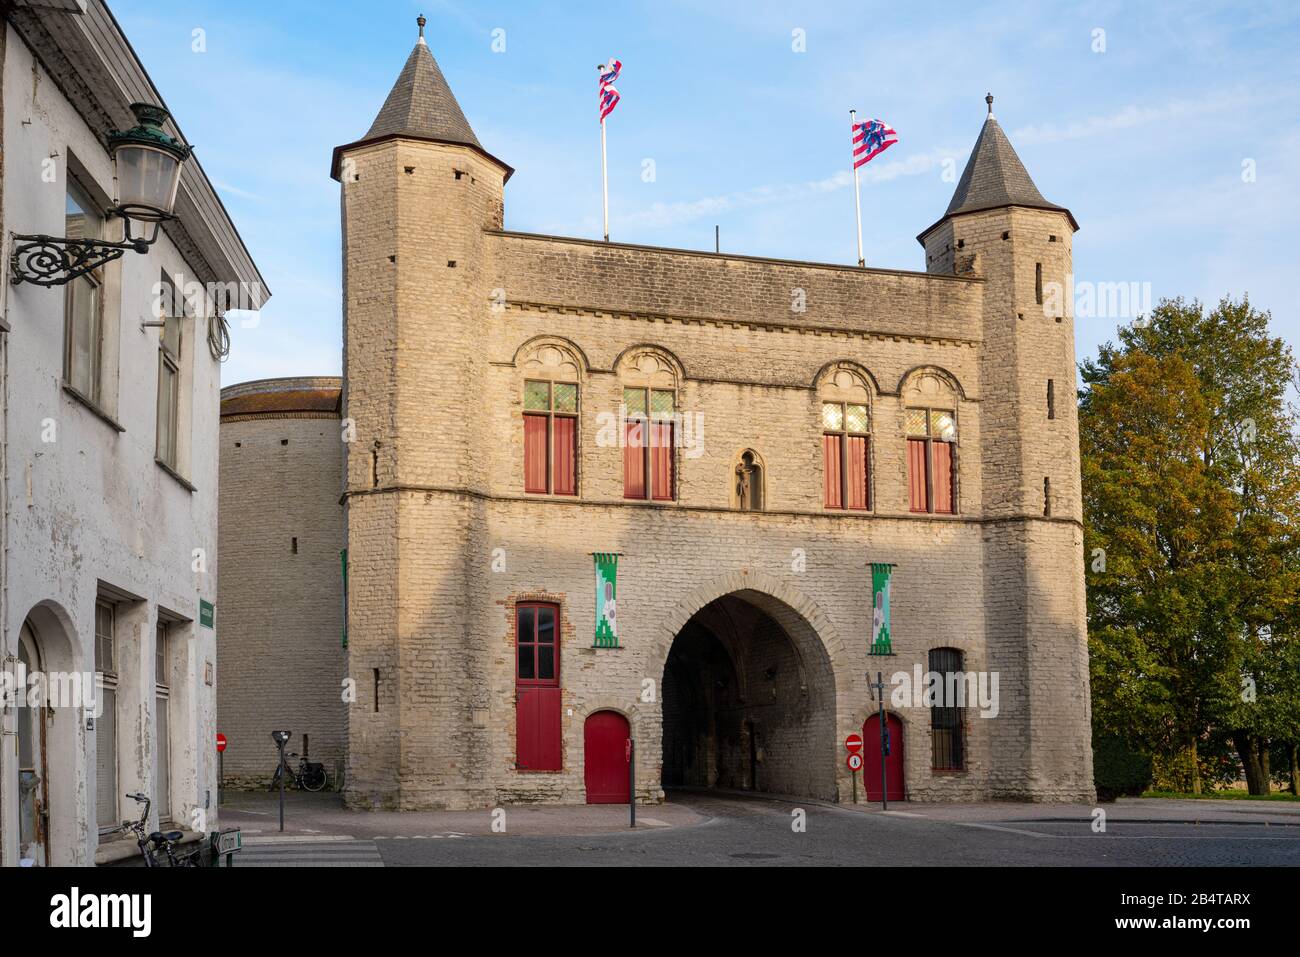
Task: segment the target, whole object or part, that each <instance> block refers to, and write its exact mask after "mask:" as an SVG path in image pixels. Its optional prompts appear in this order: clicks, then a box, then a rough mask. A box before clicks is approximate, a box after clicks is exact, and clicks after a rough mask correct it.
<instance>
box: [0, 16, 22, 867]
mask: <svg viewBox="0 0 1300 957" xmlns="http://www.w3.org/2000/svg"><path fill="white" fill-rule="evenodd" d="M8 43H9V4H8V3H7V2H6V3H0V76H3V75H4V69H5V51H6V49H7V47H8ZM4 128H5V124H4V92H3V87H2V86H0V669H5V668H8V667H9V658H10V654H9V230H8V229H6V228H5V215H4V208H5V206H4V195H5V194H4V183H5V169H4V157H5V150H4ZM13 710H14V709H13V708H6V707H4V706H3V705H0V867H4V866H6V865H9V864H11V863H17V861H12V862H11V861H9V860H8V859H7V858H6V856H5V829H6V823H5V822H6V821H7V820H8V810H9V809H8V805H7V803H6V802H7V800H9V798H8V791H7V790H6V789H5V784H6V782H10V781H16V780H18V775H17V774H16V773H14V772H13V771H12V770H11V765H10V763H9V762H8V760H7V759H6V755H8V754H9V751H10V741H11V740H12V741H13V745H14V748H13V749H14V750H15V751H17V743H18V740H17V738H18V735H17V729H16V728H14V727H11V725H12V724H13V721H14V718H13V715H12V714H11V712H12V711H13ZM16 757H17V755H16V754H15V759H16ZM15 839H16V836H15Z"/></svg>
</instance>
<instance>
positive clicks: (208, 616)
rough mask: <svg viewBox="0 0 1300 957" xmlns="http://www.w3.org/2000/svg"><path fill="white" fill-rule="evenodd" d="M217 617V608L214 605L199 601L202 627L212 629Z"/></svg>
mask: <svg viewBox="0 0 1300 957" xmlns="http://www.w3.org/2000/svg"><path fill="white" fill-rule="evenodd" d="M216 617H217V608H216V606H215V605H214V604H212V602H210V601H208V600H206V599H203V598H200V599H199V624H200V625H202V626H203V627H204V628H211V627H212V625H213V623H214V622H215V621H216Z"/></svg>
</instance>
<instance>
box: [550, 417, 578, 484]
mask: <svg viewBox="0 0 1300 957" xmlns="http://www.w3.org/2000/svg"><path fill="white" fill-rule="evenodd" d="M577 432H578V420H577V419H568V418H564V417H563V416H556V417H555V458H554V460H553V462H554V468H555V494H556V495H577V494H578V443H577V441H576V439H577Z"/></svg>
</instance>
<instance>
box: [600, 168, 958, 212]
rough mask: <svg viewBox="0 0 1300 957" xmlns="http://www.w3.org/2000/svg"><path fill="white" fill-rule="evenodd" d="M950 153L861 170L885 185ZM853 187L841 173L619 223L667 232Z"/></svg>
mask: <svg viewBox="0 0 1300 957" xmlns="http://www.w3.org/2000/svg"><path fill="white" fill-rule="evenodd" d="M955 155H956V154H955V152H954V151H953V150H938V149H936V150H932V151H930V152H929V153H915V154H913V155H911V156H909V157H907V158H905V159H897V160H893V161H889V162H881V161H880V160H875V161H873V162H871V163H868V164H867V165H866V166H864V167H863V168H862V170H861V174H862V180H863V182H866V183H885V182H888V181H890V180H893V179H898V178H899V177H901V176H919V175H922V174H924V173H928V172H930V171H932V170H934V169H935V168H936V167H938V166H939V165H940V164H941V163H942V162H943V161H944V160H947V159H952V158H953V157H954V156H955ZM852 185H853V172H852V171H851V170H840V171H839V172H838V173H834V174H832V175H830V176H827V177H824V178H823V179H816V180H805V181H804V182H801V183H781V184H777V185H774V186H754V187H751V188H750V189H745V190H740V191H738V192H734V193H724V194H722V195H721V196H706V197H702V198H700V199H692V200H680V201H678V202H674V203H654V204H652V205H651V206H649V207H647V208H646V209H643V210H640V211H638V212H634V213H630V214H628V215H625V216H620V217H619V220H620V223H622V224H624V225H628V226H642V227H650V228H666V227H670V226H678V225H681V224H682V223H689V222H693V221H694V220H697V219H700V218H702V217H705V216H712V215H715V214H720V213H726V212H734V211H735V210H739V209H750V208H753V207H756V206H768V205H772V204H776V203H793V202H798V201H800V200H803V199H807V198H808V197H811V196H817V195H821V194H824V193H832V192H836V191H838V190H841V189H848V188H849V187H851V186H852Z"/></svg>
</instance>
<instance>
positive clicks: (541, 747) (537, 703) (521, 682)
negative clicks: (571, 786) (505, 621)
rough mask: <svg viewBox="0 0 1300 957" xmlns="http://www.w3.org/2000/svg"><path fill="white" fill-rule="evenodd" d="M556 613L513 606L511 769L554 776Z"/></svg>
mask: <svg viewBox="0 0 1300 957" xmlns="http://www.w3.org/2000/svg"><path fill="white" fill-rule="evenodd" d="M562 766H563V749H562V748H561V743H560V609H559V607H558V606H556V605H551V604H542V603H536V602H528V603H523V604H519V605H517V606H515V767H516V768H518V769H519V770H521V771H559V770H561V769H562Z"/></svg>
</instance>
